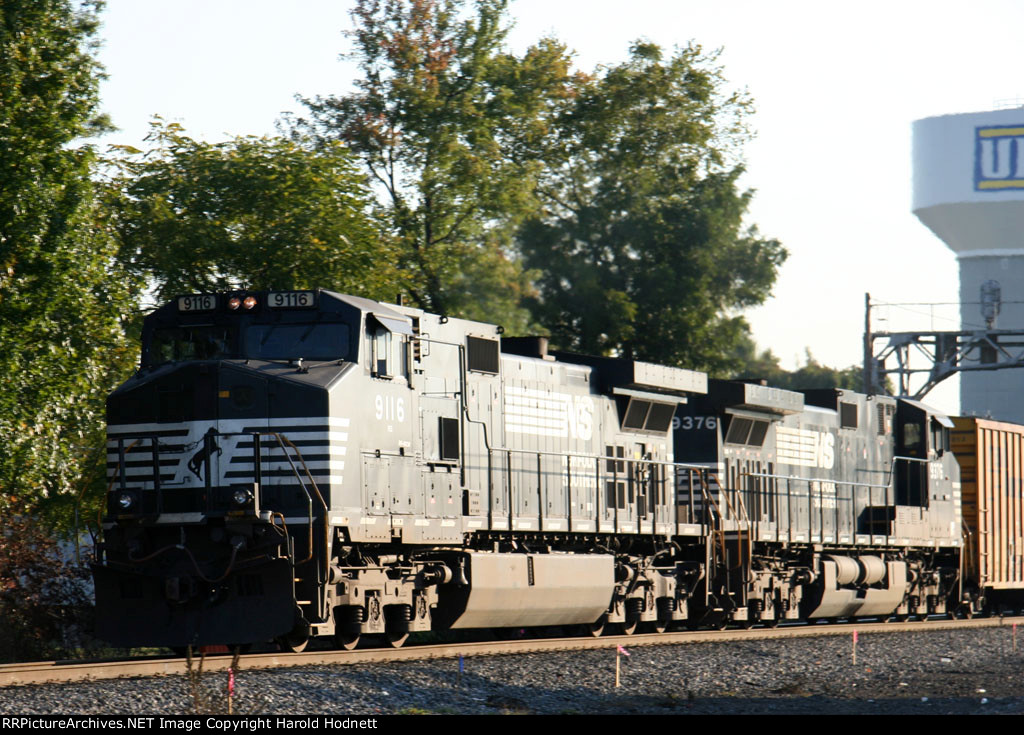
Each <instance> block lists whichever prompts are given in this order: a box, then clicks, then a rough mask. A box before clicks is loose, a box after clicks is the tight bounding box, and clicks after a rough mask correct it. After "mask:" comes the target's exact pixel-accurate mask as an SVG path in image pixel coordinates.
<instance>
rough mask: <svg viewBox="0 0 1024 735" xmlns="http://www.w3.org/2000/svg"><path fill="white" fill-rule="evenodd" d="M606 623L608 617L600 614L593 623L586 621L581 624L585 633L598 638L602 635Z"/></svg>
mask: <svg viewBox="0 0 1024 735" xmlns="http://www.w3.org/2000/svg"><path fill="white" fill-rule="evenodd" d="M607 624H608V617H607V616H605V615H602V616H601V617H599V618H598V619H597V620H595V621H594V622H593V623H587V624H585V625H584V626H583V629H584V630H585V631H586V632H587V635H591V636H593V637H594V638H600V637H601V636H602V635H604V628H605V625H607Z"/></svg>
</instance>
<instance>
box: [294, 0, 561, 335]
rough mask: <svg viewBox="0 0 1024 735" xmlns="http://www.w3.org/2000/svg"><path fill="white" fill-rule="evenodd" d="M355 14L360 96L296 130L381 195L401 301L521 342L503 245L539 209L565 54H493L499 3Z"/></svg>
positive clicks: (395, 4)
mask: <svg viewBox="0 0 1024 735" xmlns="http://www.w3.org/2000/svg"><path fill="white" fill-rule="evenodd" d="M464 4H465V3H463V2H462V1H461V0H358V1H357V3H356V7H355V10H354V11H353V17H354V19H355V26H356V27H355V31H354V32H353V33H352V37H353V39H354V42H355V51H354V53H353V54H352V55H353V56H354V57H355V58H356V59H357V60H358V62H359V65H360V68H361V70H362V77H361V78H360V79H359V81H358V82H357V91H355V92H354V93H352V94H347V95H342V96H329V97H317V98H315V99H312V100H305V102H306V105H307V106H308V108H309V110H310V113H311V114H310V119H309V120H302V119H300V120H297V121H295V126H296V129H299V130H308V131H312V132H313V133H314V134H315V135H317V136H318V138H319V139H320V140H323V141H328V140H341V141H344V142H345V143H346V144H348V145H349V146H350V147H351V148H352V150H353V151H354V152H355V153H356V154H357V155H358V156H359V157H360V159H361V161H362V163H363V165H364V166H365V168H366V170H367V171H368V172H369V174H370V176H371V179H372V182H373V184H374V186H375V187H377V189H378V190H379V191H380V192H381V198H382V202H381V204H382V208H383V210H384V211H385V212H386V216H387V221H388V226H389V231H390V233H391V234H392V235H393V237H394V238H395V239H396V241H397V242H398V244H399V246H400V252H401V258H400V261H399V264H400V266H401V267H402V269H403V271H405V272H406V273H408V274H409V279H410V280H409V287H408V290H409V293H410V295H411V296H412V297H413V300H414V301H415V302H416V303H417V304H418V305H419V306H422V307H423V308H426V309H429V310H431V311H434V312H437V313H447V314H453V315H455V314H457V315H460V316H466V317H470V318H477V319H489V320H495V321H497V322H499V323H502V324H504V325H505V326H506V327H509V328H510V329H511V330H513V331H515V330H521V329H523V328H525V326H526V323H527V314H526V312H525V311H524V310H523V309H522V308H521V307H520V302H521V299H522V297H523V296H524V295H525V294H527V293H528V292H529V289H530V286H529V279H528V274H524V273H523V271H522V268H521V266H520V263H519V261H518V260H517V259H516V258H515V257H513V256H512V255H510V253H511V250H510V245H511V238H512V233H513V231H514V229H515V227H516V226H517V225H518V224H519V223H520V222H521V220H522V219H523V218H524V217H525V216H527V215H528V214H529V213H531V212H532V211H533V210H534V208H535V207H536V200H535V198H534V195H535V184H536V179H537V176H538V174H539V172H540V171H541V169H542V167H543V164H542V162H541V161H540V160H539V159H538V156H537V152H538V151H539V150H540V149H541V148H542V147H543V141H544V140H545V139H546V138H547V137H548V136H549V134H550V131H551V128H550V124H551V121H552V119H553V116H554V111H555V110H556V109H557V107H558V105H559V103H560V100H561V99H562V97H563V96H564V95H565V94H567V92H568V87H567V81H568V69H569V58H568V55H567V54H566V51H565V48H564V47H563V46H561V45H560V44H558V43H555V42H553V41H548V40H545V41H541V42H540V43H538V44H537V45H535V46H533V47H532V48H530V49H529V50H527V51H526V53H525V54H524V55H523V56H522V57H517V56H515V55H513V54H510V53H508V52H506V51H505V50H504V49H503V45H502V44H503V42H504V39H505V36H506V32H507V28H506V27H505V26H504V25H503V20H504V13H505V9H506V5H507V0H476V2H474V3H472V4H471V10H469V11H466V10H465V9H464V7H463V6H464Z"/></svg>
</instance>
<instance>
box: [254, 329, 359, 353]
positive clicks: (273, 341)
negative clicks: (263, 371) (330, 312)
mask: <svg viewBox="0 0 1024 735" xmlns="http://www.w3.org/2000/svg"><path fill="white" fill-rule="evenodd" d="M244 341H245V346H244V351H245V356H246V357H249V358H255V359H262V360H295V359H298V358H300V357H301V358H302V359H304V360H344V359H346V358H347V357H348V352H349V329H348V325H347V324H340V323H323V322H321V323H319V324H253V325H250V326H249V328H248V329H246V330H245V340H244Z"/></svg>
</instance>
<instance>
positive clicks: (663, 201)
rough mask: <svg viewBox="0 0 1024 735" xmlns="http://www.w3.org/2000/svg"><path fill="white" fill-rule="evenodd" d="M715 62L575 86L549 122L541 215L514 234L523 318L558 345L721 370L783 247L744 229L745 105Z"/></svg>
mask: <svg viewBox="0 0 1024 735" xmlns="http://www.w3.org/2000/svg"><path fill="white" fill-rule="evenodd" d="M723 85H724V82H723V79H722V74H721V71H720V69H719V68H718V67H717V66H715V57H714V55H710V56H709V55H707V54H704V53H703V52H702V51H701V49H700V47H698V46H693V45H691V46H689V47H686V48H683V49H679V50H677V51H676V53H675V54H674V55H672V56H671V58H668V59H665V58H664V57H663V53H662V50H661V49H660V48H658V47H657V46H655V45H653V44H648V43H638V44H636V45H635V46H634V47H633V48H632V50H631V56H630V58H629V60H628V61H626V62H624V63H622V64H619V65H617V66H612V67H609V68H605V69H602V70H599V73H598V74H596V75H594V76H592V77H581V78H577V79H576V81H575V84H574V87H573V94H572V95H570V96H569V97H568V98H567V99H566V103H565V104H564V105H563V106H562V109H561V111H560V114H559V115H558V116H557V118H556V119H555V120H554V121H553V125H554V126H555V128H556V130H557V135H556V137H555V138H554V139H552V140H551V141H549V145H548V148H547V149H546V151H545V156H546V159H547V166H546V169H545V171H546V175H545V176H544V177H543V180H542V182H541V186H540V190H539V191H540V196H541V198H542V201H543V202H544V210H543V212H542V213H541V214H540V215H538V216H536V217H534V218H532V219H531V220H529V221H528V222H527V223H526V224H525V226H524V227H523V229H522V230H521V232H520V235H519V244H520V247H521V249H522V252H523V255H524V256H525V261H526V265H527V267H529V268H532V269H536V270H537V271H539V273H540V276H539V278H538V280H537V286H538V287H539V292H540V293H539V297H538V298H537V299H536V300H535V301H534V303H533V312H534V317H535V318H536V319H537V320H538V321H539V322H540V323H541V324H544V325H545V326H546V327H547V328H548V329H550V330H551V334H552V339H553V341H554V342H555V343H556V344H557V345H558V346H560V347H562V348H563V349H570V350H576V351H581V352H589V353H597V354H619V355H623V356H628V357H634V358H638V359H644V360H650V361H654V362H664V363H671V364H677V365H684V366H687V367H691V368H700V369H707V370H711V371H717V372H721V371H723V370H725V369H727V368H728V367H729V364H730V363H729V360H728V357H727V355H728V353H729V352H730V350H731V348H732V347H733V346H734V345H735V344H736V343H737V341H738V340H739V339H740V338H741V337H742V335H744V334H745V333H747V331H748V327H747V324H746V322H745V321H744V320H743V319H742V318H741V317H739V316H737V313H738V310H741V309H743V308H744V307H748V306H752V305H755V304H758V303H761V302H762V301H763V300H764V299H765V298H766V296H767V295H768V294H769V292H770V289H771V287H772V284H773V283H774V281H775V275H776V270H777V268H778V267H779V265H780V264H781V263H782V262H783V261H784V259H785V257H786V251H785V250H784V249H783V248H782V247H781V245H780V244H779V243H778V242H776V241H775V240H770V239H764V238H762V237H760V236H759V235H758V233H757V231H756V230H755V229H752V228H751V229H743V224H742V223H743V217H744V215H745V213H746V210H747V207H748V204H749V202H750V198H751V193H750V192H749V191H740V190H739V188H738V185H737V180H738V178H739V176H740V174H741V173H742V171H743V168H742V165H741V164H740V163H739V162H738V161H739V148H740V146H741V144H742V143H743V142H744V141H745V139H746V138H747V131H746V128H745V124H744V121H745V119H746V116H747V114H748V112H749V107H750V103H749V101H748V100H747V99H746V98H745V97H744V96H743V95H739V94H731V95H727V94H725V93H724V92H723V90H722V88H723Z"/></svg>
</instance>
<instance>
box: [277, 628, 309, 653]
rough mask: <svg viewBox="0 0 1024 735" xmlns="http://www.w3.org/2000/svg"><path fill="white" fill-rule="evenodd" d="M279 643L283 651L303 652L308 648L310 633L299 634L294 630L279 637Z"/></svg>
mask: <svg viewBox="0 0 1024 735" xmlns="http://www.w3.org/2000/svg"><path fill="white" fill-rule="evenodd" d="M277 645H279V646H280V647H281V650H282V651H288V652H291V653H302V652H303V651H305V650H306V646H308V645H309V636H308V635H299V634H296V633H295V632H294V631H293V632H291V633H289V634H288V635H283V636H281V637H280V638H278V639H277Z"/></svg>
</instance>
